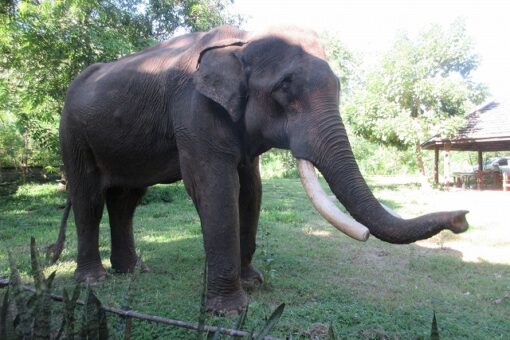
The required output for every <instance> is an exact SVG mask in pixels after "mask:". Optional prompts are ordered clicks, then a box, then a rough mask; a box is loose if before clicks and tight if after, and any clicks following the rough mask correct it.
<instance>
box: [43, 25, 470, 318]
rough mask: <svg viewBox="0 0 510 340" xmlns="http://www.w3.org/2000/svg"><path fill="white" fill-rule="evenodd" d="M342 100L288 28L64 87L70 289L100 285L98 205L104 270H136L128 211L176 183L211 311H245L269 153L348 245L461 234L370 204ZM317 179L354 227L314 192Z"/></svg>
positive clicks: (231, 33)
mask: <svg viewBox="0 0 510 340" xmlns="http://www.w3.org/2000/svg"><path fill="white" fill-rule="evenodd" d="M339 87H340V86H339V81H338V79H337V77H336V76H335V75H334V73H333V72H332V70H331V68H330V67H329V65H328V63H327V61H326V57H325V54H324V49H323V47H322V46H321V44H320V43H319V41H318V37H317V36H316V35H315V34H313V33H311V32H305V31H300V30H292V29H286V30H284V31H278V32H277V31H273V32H271V31H269V32H266V33H264V34H250V33H248V32H244V31H241V30H238V29H236V28H232V27H227V26H224V27H219V28H217V29H214V30H211V31H209V32H205V33H191V34H186V35H183V36H180V37H176V38H173V39H170V40H167V41H164V42H162V43H160V44H158V45H156V46H153V47H150V48H147V49H145V50H143V51H141V52H139V53H135V54H132V55H129V56H126V57H123V58H121V59H119V60H118V61H115V62H111V63H105V64H94V65H92V66H90V67H88V68H87V69H86V70H85V71H83V72H82V73H81V74H80V75H79V76H78V77H77V78H76V79H75V80H74V81H73V83H72V84H71V86H70V88H69V90H68V93H67V97H66V102H65V107H64V110H63V113H62V118H61V123H60V142H61V148H62V158H63V161H64V165H65V172H66V174H67V179H68V193H69V199H68V204H67V207H66V212H65V214H64V218H63V222H62V227H61V234H60V236H59V241H58V242H57V244H56V245H55V246H54V247H53V248H52V250H53V252H54V257H55V258H58V255H59V254H60V251H61V249H62V243H63V240H64V235H65V234H64V232H65V224H66V220H67V215H68V213H69V209H70V207H71V206H72V208H73V211H74V216H75V221H76V227H77V235H78V259H77V268H76V271H75V278H76V279H77V280H78V281H98V280H102V279H104V278H105V275H106V271H105V269H104V268H103V266H102V264H101V258H100V256H99V248H98V237H99V223H100V219H101V216H102V212H103V207H104V204H105V202H106V207H107V209H108V214H109V219H110V228H111V257H110V260H111V265H112V268H113V269H114V270H116V271H118V272H129V271H131V270H132V269H133V268H134V266H135V264H136V262H137V255H136V252H135V241H134V237H133V214H134V211H135V208H136V205H137V203H138V202H139V201H140V199H141V198H142V196H143V194H144V192H145V190H146V188H147V187H148V186H150V185H153V184H156V183H173V182H176V181H179V180H181V179H182V180H183V181H184V185H185V187H186V190H187V191H188V193H189V195H190V196H191V197H192V199H193V202H194V205H195V207H196V209H197V211H198V214H199V216H200V221H201V225H202V231H203V238H204V246H205V252H206V256H207V263H208V286H207V308H208V309H209V310H213V311H220V310H238V309H240V308H241V307H243V306H244V305H245V304H246V303H247V295H246V293H245V290H244V289H243V286H250V285H256V284H257V283H260V282H262V275H261V274H260V272H259V271H258V270H257V269H256V268H255V267H254V265H253V264H252V257H253V254H254V252H255V238H256V232H257V224H258V219H259V212H260V202H261V182H260V175H259V170H258V156H259V155H260V154H262V153H264V152H265V151H267V150H269V149H271V148H273V147H276V148H282V149H288V150H290V151H291V152H292V154H293V155H294V157H296V158H297V159H298V165H299V172H300V175H301V178H302V181H303V185H304V186H305V189H306V191H307V193H308V195H309V196H310V198H311V200H312V202H313V204H314V205H315V207H316V208H317V209H318V210H319V211H320V212H321V214H322V215H323V216H324V217H325V218H326V219H327V220H328V221H330V222H331V223H332V224H333V225H334V226H336V227H337V228H338V229H340V230H342V231H344V232H345V233H347V234H348V235H350V236H352V237H353V238H356V239H359V240H366V239H367V238H368V235H369V234H373V235H374V236H375V237H377V238H379V239H381V240H384V241H387V242H391V243H410V242H414V241H416V240H420V239H424V238H428V237H430V236H432V235H434V234H436V233H438V232H439V231H441V230H443V229H450V230H451V231H453V232H455V233H459V232H463V231H465V230H466V229H467V228H468V224H467V221H466V219H465V214H466V213H467V212H466V211H456V212H440V213H433V214H429V215H425V216H422V217H419V218H414V219H409V220H404V219H401V218H399V217H398V216H395V214H393V213H391V211H390V212H389V211H387V209H385V207H383V206H382V205H381V204H379V202H378V201H377V200H376V199H375V198H374V196H373V195H372V193H371V191H370V189H369V188H368V186H367V184H366V183H365V181H364V179H363V178H362V176H361V174H360V171H359V169H358V166H357V164H356V161H355V159H354V157H353V154H352V151H351V146H350V144H349V140H348V138H347V135H346V131H345V128H344V125H343V123H342V120H341V118H340V115H339V90H340V88H339ZM314 166H315V167H316V168H317V169H318V170H319V171H320V172H321V173H322V174H323V176H324V178H325V179H326V181H327V182H328V184H329V186H330V188H331V190H332V191H333V193H334V194H335V195H336V197H337V198H338V200H339V201H340V202H341V203H342V204H343V205H344V206H345V207H346V208H347V210H348V211H349V213H350V215H351V216H352V217H353V218H354V219H352V218H350V217H349V216H347V215H345V214H342V213H341V212H340V211H339V210H338V209H337V208H336V207H335V206H334V205H333V204H332V203H331V202H330V200H329V199H328V197H326V195H325V194H324V193H323V192H322V191H321V190H322V189H321V188H320V185H318V182H317V178H316V176H315V173H314V171H315V170H314Z"/></svg>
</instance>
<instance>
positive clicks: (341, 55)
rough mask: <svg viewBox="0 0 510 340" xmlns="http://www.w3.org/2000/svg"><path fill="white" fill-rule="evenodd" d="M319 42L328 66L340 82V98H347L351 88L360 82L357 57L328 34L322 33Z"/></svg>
mask: <svg viewBox="0 0 510 340" xmlns="http://www.w3.org/2000/svg"><path fill="white" fill-rule="evenodd" d="M321 40H322V43H323V44H324V48H325V50H326V55H327V57H328V61H329V65H330V66H331V68H332V69H333V72H334V73H335V75H336V76H337V77H338V79H339V80H340V89H341V90H340V92H341V95H342V98H344V97H345V96H349V94H350V93H351V91H352V90H353V88H354V87H355V86H357V85H359V83H360V81H361V79H360V73H361V72H360V65H359V57H357V56H355V55H354V54H353V53H352V52H351V51H349V50H348V49H347V48H346V47H345V46H344V45H343V44H342V42H341V41H340V40H339V39H338V38H337V37H335V36H334V35H332V34H330V33H324V34H323V35H322V36H321Z"/></svg>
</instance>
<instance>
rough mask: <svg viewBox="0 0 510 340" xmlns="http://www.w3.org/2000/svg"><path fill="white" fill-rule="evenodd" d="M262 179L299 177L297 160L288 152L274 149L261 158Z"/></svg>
mask: <svg viewBox="0 0 510 340" xmlns="http://www.w3.org/2000/svg"><path fill="white" fill-rule="evenodd" d="M260 165H261V166H260V169H261V172H260V175H261V176H262V178H296V177H298V172H297V167H296V159H295V158H294V156H292V153H291V152H290V151H288V150H281V149H272V150H270V151H268V152H266V153H264V154H263V155H261V156H260Z"/></svg>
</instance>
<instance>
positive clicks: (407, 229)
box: [193, 30, 468, 243]
mask: <svg viewBox="0 0 510 340" xmlns="http://www.w3.org/2000/svg"><path fill="white" fill-rule="evenodd" d="M193 80H194V84H195V87H196V89H197V90H198V91H199V92H200V93H202V94H203V95H205V96H206V97H208V98H210V99H212V100H213V101H214V102H216V103H218V104H219V105H221V106H222V107H223V108H224V109H225V111H226V112H227V113H228V114H229V115H230V117H231V119H232V120H233V122H235V124H238V125H239V126H240V129H241V130H242V139H243V140H244V141H245V145H246V149H247V150H246V152H247V153H248V154H249V156H250V157H255V156H257V155H259V154H261V153H263V152H265V151H267V150H269V149H270V148H272V147H276V148H282V149H289V150H290V151H291V152H292V154H293V156H294V157H295V158H296V159H297V160H298V167H299V173H300V176H301V179H302V182H303V185H304V187H305V190H306V191H307V194H308V196H309V197H310V199H311V200H312V202H313V204H314V205H315V207H316V208H317V209H318V210H319V212H320V213H321V214H322V215H323V216H324V217H325V218H326V219H327V220H328V221H329V222H331V223H332V224H333V225H334V226H336V227H337V228H338V229H340V230H342V231H343V232H345V233H346V234H347V235H349V236H351V237H353V238H355V239H358V240H366V239H367V238H368V236H369V233H371V234H373V235H374V236H376V237H377V238H379V239H381V240H384V241H387V242H391V243H410V242H414V241H417V240H420V239H424V238H428V237H431V236H433V235H435V234H437V233H438V232H440V231H441V230H443V229H449V230H451V231H453V232H454V233H460V232H463V231H465V230H467V228H468V224H467V221H466V218H465V215H466V213H467V211H454V212H437V213H432V214H428V215H424V216H421V217H417V218H413V219H402V218H400V217H399V216H398V215H396V214H395V213H392V212H391V211H389V210H388V209H387V208H385V207H384V206H383V205H381V204H380V203H379V202H378V201H377V199H376V198H375V197H374V195H373V194H372V192H371V190H370V189H369V187H368V185H367V184H366V182H365V180H364V179H363V177H362V175H361V173H360V170H359V168H358V165H357V163H356V161H355V159H354V156H353V153H352V149H351V146H350V143H349V139H348V137H347V134H346V129H345V127H344V124H343V122H342V119H341V117H340V114H339V91H340V84H339V81H338V78H337V77H336V76H335V74H334V73H333V71H332V70H331V68H330V66H329V65H328V62H327V60H326V56H325V53H324V49H323V47H322V46H321V44H320V43H319V39H318V37H317V35H316V34H313V33H310V32H303V31H296V30H284V31H279V32H266V33H264V34H260V35H254V36H252V37H250V38H249V39H246V41H241V40H240V41H237V42H234V43H232V42H229V44H220V45H219V46H217V47H213V48H208V49H206V50H204V51H203V53H202V54H201V55H200V58H199V61H198V70H197V71H196V73H195V74H194V79H193ZM313 167H316V168H317V169H318V170H319V171H320V172H321V173H322V175H323V176H324V178H325V179H326V181H327V183H328V184H329V187H330V188H331V190H332V191H333V193H334V194H335V196H336V197H337V198H338V200H339V201H340V202H341V203H342V204H343V205H344V206H345V208H346V209H347V210H348V212H349V213H350V215H351V216H352V217H353V218H354V219H352V218H351V217H349V216H347V215H345V214H343V213H341V212H340V210H338V209H337V208H336V207H335V206H334V204H332V203H331V202H330V200H329V199H328V197H327V196H326V195H325V194H324V193H323V192H322V189H321V188H320V185H319V184H318V181H317V177H316V175H315V172H314V169H313Z"/></svg>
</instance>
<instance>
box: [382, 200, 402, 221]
mask: <svg viewBox="0 0 510 340" xmlns="http://www.w3.org/2000/svg"><path fill="white" fill-rule="evenodd" d="M379 203H381V202H379ZM381 205H382V207H383V208H384V210H386V211H387V212H389V213H390V215H393V216H394V217H398V218H402V216H400V215H399V214H398V213H397V212H396V211H395V210H393V209H391V208H390V207H388V206H387V205H385V204H382V203H381Z"/></svg>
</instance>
